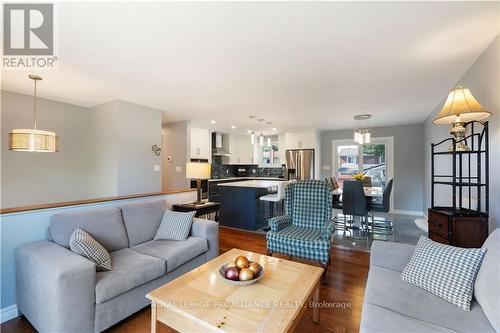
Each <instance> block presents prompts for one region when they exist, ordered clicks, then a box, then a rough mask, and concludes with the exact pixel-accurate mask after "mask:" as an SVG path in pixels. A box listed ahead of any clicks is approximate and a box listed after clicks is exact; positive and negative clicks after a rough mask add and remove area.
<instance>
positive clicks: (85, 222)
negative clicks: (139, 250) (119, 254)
mask: <svg viewBox="0 0 500 333" xmlns="http://www.w3.org/2000/svg"><path fill="white" fill-rule="evenodd" d="M77 228H80V229H83V230H85V231H86V232H87V233H88V234H89V235H90V236H92V237H93V238H94V239H95V240H96V241H98V242H99V244H101V245H102V246H103V247H104V248H105V249H106V250H108V251H116V250H120V249H123V248H126V247H128V238H127V233H126V232H125V226H124V225H123V221H122V215H121V212H120V210H119V209H118V208H115V207H105V208H96V209H91V210H83V211H76V212H68V213H61V214H56V215H54V216H52V217H51V220H50V228H49V229H50V235H51V237H52V240H53V241H54V242H56V243H57V244H59V245H61V246H64V247H66V248H68V249H69V238H70V237H71V234H72V233H73V231H75V229H77Z"/></svg>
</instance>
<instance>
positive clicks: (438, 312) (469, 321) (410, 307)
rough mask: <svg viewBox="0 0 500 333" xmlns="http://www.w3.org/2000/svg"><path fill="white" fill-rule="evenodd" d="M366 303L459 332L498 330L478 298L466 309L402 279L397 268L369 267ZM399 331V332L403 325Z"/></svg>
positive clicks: (483, 332) (484, 332)
mask: <svg viewBox="0 0 500 333" xmlns="http://www.w3.org/2000/svg"><path fill="white" fill-rule="evenodd" d="M364 302H365V304H373V305H378V306H380V307H383V308H385V309H387V310H390V311H394V312H397V313H399V314H401V315H404V316H407V317H411V318H415V319H418V320H421V321H424V322H427V323H429V324H432V325H437V326H440V327H445V328H448V329H451V330H454V331H457V332H482V333H486V332H495V330H494V328H493V327H492V326H491V324H490V322H489V321H488V319H487V318H486V316H485V314H484V312H483V310H482V309H481V306H480V305H479V304H478V303H477V302H476V301H473V302H472V303H471V310H470V311H463V310H462V309H460V308H458V307H457V306H455V305H453V304H451V303H449V302H447V301H446V300H444V299H442V298H440V297H438V296H435V295H433V294H431V293H430V292H428V291H425V290H424V289H422V288H419V287H417V286H414V285H412V284H409V283H407V282H405V281H403V280H401V278H400V273H399V272H398V271H394V270H391V269H386V268H382V267H378V266H372V267H370V272H369V274H368V282H367V286H366V291H365V299H364ZM364 308H365V306H363V309H364ZM366 311H369V310H363V317H364V316H365V312H366ZM401 327H405V326H401ZM396 331H398V332H400V331H401V328H400V329H399V330H396Z"/></svg>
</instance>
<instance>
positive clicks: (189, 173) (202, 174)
mask: <svg viewBox="0 0 500 333" xmlns="http://www.w3.org/2000/svg"><path fill="white" fill-rule="evenodd" d="M211 167H212V165H211V164H210V163H198V162H188V163H186V178H188V179H196V189H197V200H196V201H195V202H194V203H195V204H198V205H199V204H202V203H203V202H202V201H201V180H202V179H209V178H210V173H211Z"/></svg>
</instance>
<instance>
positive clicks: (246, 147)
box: [229, 135, 254, 164]
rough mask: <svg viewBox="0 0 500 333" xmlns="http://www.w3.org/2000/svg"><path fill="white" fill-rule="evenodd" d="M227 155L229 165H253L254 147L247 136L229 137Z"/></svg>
mask: <svg viewBox="0 0 500 333" xmlns="http://www.w3.org/2000/svg"><path fill="white" fill-rule="evenodd" d="M229 153H230V154H231V156H230V157H229V164H254V147H253V145H252V142H251V141H250V136H249V135H230V136H229Z"/></svg>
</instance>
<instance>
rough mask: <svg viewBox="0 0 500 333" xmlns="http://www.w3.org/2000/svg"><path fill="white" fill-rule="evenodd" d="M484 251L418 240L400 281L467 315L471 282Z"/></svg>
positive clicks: (422, 238)
mask: <svg viewBox="0 0 500 333" xmlns="http://www.w3.org/2000/svg"><path fill="white" fill-rule="evenodd" d="M485 253H486V249H464V248H460V247H454V246H450V245H444V244H440V243H437V242H434V241H432V240H430V239H428V238H427V237H424V236H421V237H420V239H419V240H418V243H417V246H416V247H415V252H414V253H413V256H412V258H411V260H410V262H409V263H408V265H407V266H406V267H405V269H404V270H403V272H402V273H401V278H402V279H403V280H404V281H406V282H409V283H411V284H414V285H416V286H418V287H420V288H423V289H425V290H427V291H429V292H431V293H433V294H434V295H436V296H439V297H441V298H444V299H445V300H447V301H448V302H450V303H452V304H455V305H456V306H458V307H460V308H462V309H463V310H466V311H470V302H471V300H472V293H473V289H474V280H475V279H476V275H477V272H478V271H479V267H480V266H481V261H482V260H483V256H484V254H485Z"/></svg>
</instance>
